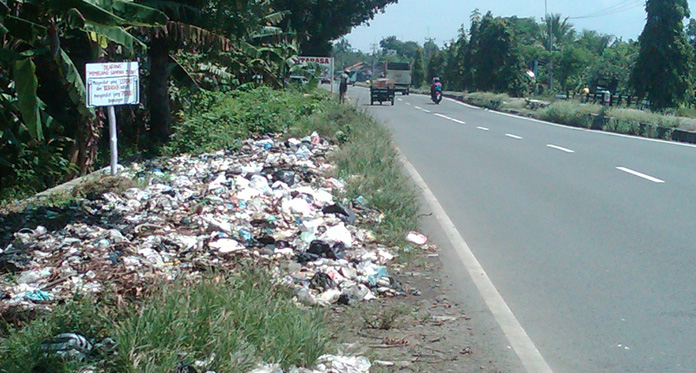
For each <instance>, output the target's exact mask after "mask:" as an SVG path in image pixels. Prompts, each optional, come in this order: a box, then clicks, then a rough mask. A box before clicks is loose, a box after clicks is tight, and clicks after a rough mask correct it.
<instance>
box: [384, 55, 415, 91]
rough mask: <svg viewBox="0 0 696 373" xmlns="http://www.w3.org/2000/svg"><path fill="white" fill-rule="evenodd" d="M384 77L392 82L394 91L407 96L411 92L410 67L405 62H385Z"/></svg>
mask: <svg viewBox="0 0 696 373" xmlns="http://www.w3.org/2000/svg"><path fill="white" fill-rule="evenodd" d="M384 77H385V78H387V79H389V80H393V81H394V91H396V92H401V94H402V95H408V94H409V93H410V92H411V65H410V64H409V63H407V62H386V63H385V64H384Z"/></svg>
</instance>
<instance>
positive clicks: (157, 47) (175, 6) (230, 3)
mask: <svg viewBox="0 0 696 373" xmlns="http://www.w3.org/2000/svg"><path fill="white" fill-rule="evenodd" d="M136 1H137V2H138V3H140V4H143V5H147V6H151V7H156V8H158V9H160V10H162V11H164V12H165V13H166V14H167V15H168V16H169V17H170V22H169V23H168V24H167V27H165V28H162V29H156V30H153V32H152V33H151V36H150V43H149V45H150V49H149V50H148V57H149V64H150V71H151V74H152V75H151V76H150V80H149V87H148V106H149V109H150V120H151V121H150V126H151V130H152V132H153V133H154V134H155V135H156V137H157V139H158V141H159V142H160V143H163V142H166V141H167V139H168V138H169V136H170V134H171V131H172V129H171V125H172V117H171V106H170V105H171V102H170V96H169V78H170V75H171V72H172V71H173V70H176V71H179V72H182V71H184V70H187V72H188V73H186V74H184V73H181V74H179V75H180V76H183V77H184V78H186V80H187V81H189V82H191V78H192V77H193V78H194V79H195V76H196V75H197V74H196V73H195V72H194V71H192V70H194V69H198V70H199V72H208V73H209V74H208V75H207V76H211V75H215V74H217V75H218V76H217V77H215V78H216V79H225V80H226V81H227V82H228V83H235V84H241V83H244V82H245V79H249V80H251V78H252V77H253V76H254V75H256V74H258V72H259V71H261V72H268V73H264V74H263V75H265V76H267V77H268V78H271V80H275V79H276V75H277V72H276V71H274V70H275V69H274V68H272V67H270V66H274V63H273V62H271V61H270V60H269V59H267V58H265V57H267V56H268V54H269V52H267V51H265V50H263V49H261V42H262V41H263V40H262V37H269V36H276V37H277V36H278V35H279V34H281V33H282V30H280V29H277V28H275V27H272V25H273V24H275V23H277V22H279V21H280V20H282V19H283V17H284V16H285V15H286V14H287V13H286V12H273V11H272V10H271V9H270V2H269V1H268V0H259V1H246V0H169V1H166V0H136ZM264 26H268V27H264ZM255 41H257V42H259V44H254V43H255ZM272 47H273V45H270V44H269V45H268V46H266V47H264V48H267V49H268V50H270V49H271V48H272ZM184 50H188V51H194V53H195V54H196V55H197V56H196V58H191V59H190V60H192V62H193V63H192V64H191V65H189V66H185V65H184V64H182V63H181V62H183V61H182V58H177V57H180V54H181V53H182V51H184ZM213 65H215V66H216V68H211V66H213ZM200 66H205V71H203V69H202V68H200ZM221 72H224V74H221ZM227 74H231V75H235V77H234V78H231V76H229V75H227ZM229 78H231V79H229Z"/></svg>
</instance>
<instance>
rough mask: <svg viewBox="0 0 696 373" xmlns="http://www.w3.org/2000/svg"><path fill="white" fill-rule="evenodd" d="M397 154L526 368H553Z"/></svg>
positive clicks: (424, 186) (430, 194)
mask: <svg viewBox="0 0 696 373" xmlns="http://www.w3.org/2000/svg"><path fill="white" fill-rule="evenodd" d="M397 154H398V157H399V159H400V160H401V162H402V164H403V165H404V168H405V169H406V170H407V171H408V173H409V174H410V175H411V177H412V178H413V181H414V182H415V183H416V185H417V186H418V187H419V188H420V189H421V190H422V192H423V197H424V198H425V200H426V201H427V203H428V205H429V206H430V208H431V209H432V210H433V214H434V215H435V216H436V217H437V219H438V221H439V222H440V225H441V226H442V229H443V230H444V231H445V234H446V235H447V238H448V239H449V241H450V242H451V243H452V246H453V247H454V250H455V251H456V252H457V255H458V256H459V258H460V259H461V261H462V264H464V267H465V268H466V270H467V272H468V273H469V276H471V279H472V280H473V282H474V284H475V285H476V288H477V289H478V291H479V293H480V294H481V297H483V299H484V301H485V302H486V305H487V306H488V309H489V310H490V311H491V313H492V314H493V317H495V320H496V321H497V322H498V325H500V328H501V329H502V330H503V333H504V334H505V336H506V337H507V339H508V341H509V342H510V345H511V347H512V348H513V349H514V350H515V353H516V354H517V356H518V357H519V358H520V360H521V361H522V364H523V365H524V367H525V369H526V370H527V371H528V372H533V373H537V372H552V370H551V367H549V365H548V364H547V363H546V360H544V358H543V357H542V356H541V353H540V352H539V350H538V349H537V348H536V346H535V345H534V342H532V340H531V339H530V338H529V335H527V332H525V330H524V328H523V327H522V325H521V324H520V322H519V321H518V320H517V318H516V317H515V315H514V314H513V313H512V311H511V310H510V307H508V305H507V303H505V300H504V299H503V297H502V296H501V295H500V293H499V292H498V289H496V287H495V285H493V282H492V281H491V279H490V278H489V277H488V275H487V274H486V271H485V270H484V269H483V267H482V266H481V263H479V261H478V259H476V256H475V255H474V253H473V252H472V251H471V248H469V245H468V244H467V243H466V241H464V238H463V237H462V236H461V234H459V230H457V227H456V226H455V225H454V223H452V220H451V219H450V218H449V216H448V215H447V213H446V212H445V210H444V209H443V208H442V205H440V202H439V201H438V200H437V198H436V197H435V195H434V194H433V192H432V191H431V190H430V188H429V187H428V185H427V184H426V183H425V180H423V178H422V177H421V176H420V174H419V173H418V170H416V168H415V167H414V166H413V165H412V164H411V162H409V161H408V159H406V157H405V156H404V154H403V153H402V152H401V150H400V149H398V148H397Z"/></svg>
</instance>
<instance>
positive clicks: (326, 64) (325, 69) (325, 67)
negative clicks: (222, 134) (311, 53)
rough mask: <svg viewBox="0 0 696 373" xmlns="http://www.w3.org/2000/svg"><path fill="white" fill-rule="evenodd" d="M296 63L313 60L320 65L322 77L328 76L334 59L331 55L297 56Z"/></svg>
mask: <svg viewBox="0 0 696 373" xmlns="http://www.w3.org/2000/svg"><path fill="white" fill-rule="evenodd" d="M296 61H297V63H306V62H314V63H317V64H319V65H321V67H322V72H321V76H320V77H322V78H330V77H331V73H332V71H333V66H334V59H333V57H308V56H298V57H297V59H296Z"/></svg>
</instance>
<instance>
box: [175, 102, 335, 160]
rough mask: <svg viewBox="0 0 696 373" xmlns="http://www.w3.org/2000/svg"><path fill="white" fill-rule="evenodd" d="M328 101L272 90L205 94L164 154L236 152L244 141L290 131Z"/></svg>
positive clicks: (182, 120) (180, 124)
mask: <svg viewBox="0 0 696 373" xmlns="http://www.w3.org/2000/svg"><path fill="white" fill-rule="evenodd" d="M327 97H328V96H327V95H325V94H322V93H312V94H301V93H298V92H288V91H273V90H271V89H268V88H258V89H255V90H251V91H234V92H232V93H220V92H204V93H201V94H199V95H197V96H195V97H194V98H193V103H192V104H191V105H190V107H189V108H188V109H187V110H186V111H184V112H182V113H180V115H179V119H178V121H177V122H176V124H175V125H174V126H173V129H174V133H173V135H172V136H171V139H170V141H169V142H168V143H167V144H166V145H165V146H164V147H163V153H164V154H165V155H177V154H181V153H189V154H200V153H204V152H212V151H217V150H233V149H236V148H237V147H238V146H239V143H240V141H241V140H243V139H246V138H249V137H253V136H257V135H260V134H265V133H271V132H273V133H276V132H283V131H285V130H287V129H289V128H290V127H292V126H293V125H294V123H295V122H297V121H299V120H300V119H302V118H306V117H309V116H311V115H312V114H313V113H314V112H315V111H316V110H318V109H319V108H320V107H321V105H322V103H323V102H324V101H325V100H327V99H328V98H327Z"/></svg>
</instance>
